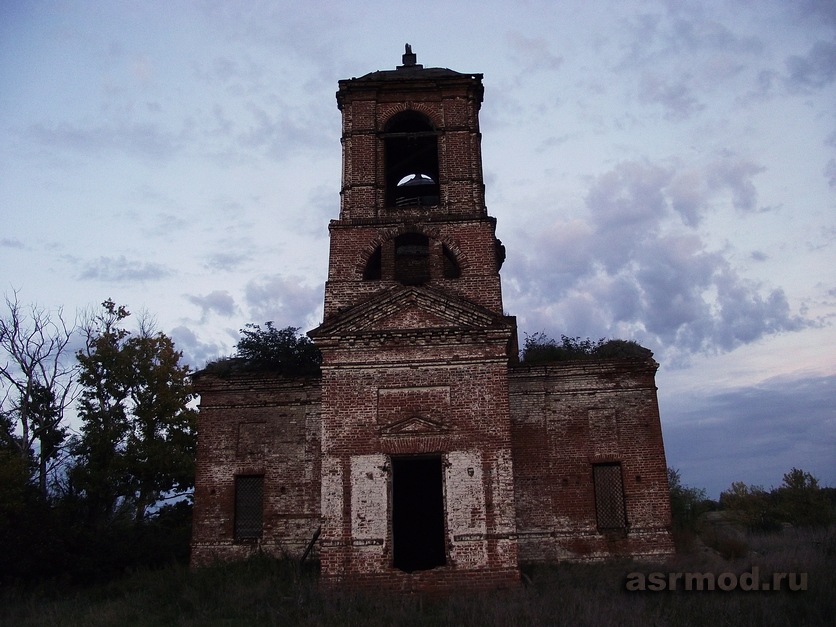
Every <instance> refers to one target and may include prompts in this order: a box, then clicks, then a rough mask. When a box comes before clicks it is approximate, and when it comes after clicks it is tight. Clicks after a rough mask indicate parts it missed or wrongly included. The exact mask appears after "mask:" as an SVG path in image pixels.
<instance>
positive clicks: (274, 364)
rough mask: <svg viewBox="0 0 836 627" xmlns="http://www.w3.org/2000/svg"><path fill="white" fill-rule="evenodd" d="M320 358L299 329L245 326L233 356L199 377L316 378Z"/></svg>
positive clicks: (205, 370) (217, 362)
mask: <svg viewBox="0 0 836 627" xmlns="http://www.w3.org/2000/svg"><path fill="white" fill-rule="evenodd" d="M321 363H322V355H321V354H320V352H319V349H318V348H317V347H316V346H314V344H313V342H311V340H310V339H309V338H308V337H307V336H306V335H301V334H299V327H284V328H283V329H277V328H276V327H274V326H273V323H272V322H267V323H265V328H264V329H262V328H261V326H260V325H258V324H248V325H246V326H245V327H244V328H243V329H241V339H240V340H239V341H238V344H237V345H236V352H235V355H233V356H231V357H224V358H221V359H218V360H215V361H211V362H209V363H208V364H206V366H205V367H204V369H203V370H202V371H201V372H200V373H199V374H212V375H215V376H219V377H229V376H232V375H234V374H244V373H255V372H272V373H275V374H281V375H285V376H289V377H311V376H319V374H320V369H319V366H320V364H321Z"/></svg>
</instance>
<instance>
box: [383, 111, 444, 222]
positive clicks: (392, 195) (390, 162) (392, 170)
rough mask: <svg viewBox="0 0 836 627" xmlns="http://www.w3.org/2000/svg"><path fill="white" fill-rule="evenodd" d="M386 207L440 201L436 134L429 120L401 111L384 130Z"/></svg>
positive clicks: (418, 205) (430, 203) (410, 112)
mask: <svg viewBox="0 0 836 627" xmlns="http://www.w3.org/2000/svg"><path fill="white" fill-rule="evenodd" d="M384 156H385V166H384V171H385V181H386V206H387V207H426V206H433V205H437V204H438V203H439V185H438V134H437V132H436V131H435V129H433V126H432V124H431V123H430V121H429V119H428V118H427V117H426V116H424V115H422V114H420V113H418V112H417V111H404V112H402V113H399V114H398V115H396V116H394V117H393V118H392V119H391V120H389V122H388V123H387V124H386V128H385V131H384Z"/></svg>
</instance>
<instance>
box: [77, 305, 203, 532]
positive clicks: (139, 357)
mask: <svg viewBox="0 0 836 627" xmlns="http://www.w3.org/2000/svg"><path fill="white" fill-rule="evenodd" d="M102 307H103V311H102V312H101V313H99V314H97V315H96V316H95V317H94V318H93V319H92V320H91V321H90V323H89V324H88V326H87V329H86V331H87V341H86V346H85V348H84V350H82V351H79V353H78V361H79V363H80V365H81V369H80V375H79V380H80V383H81V385H82V393H81V397H80V401H79V404H78V411H79V416H80V418H81V419H82V427H81V433H80V436H79V437H78V438H76V439H75V440H74V445H73V452H74V454H75V455H76V465H75V467H74V468H73V469H72V471H71V473H70V482H71V487H72V489H73V491H74V492H75V493H77V494H78V495H80V496H81V498H82V500H83V501H84V503H85V505H86V507H87V511H88V515H89V517H90V519H91V520H92V521H96V522H104V521H107V520H112V519H114V518H132V519H133V520H134V521H135V522H139V521H141V520H143V519H144V518H145V516H146V514H147V513H148V511H149V508H151V507H153V506H154V505H155V504H157V503H159V502H160V501H162V500H163V499H165V498H174V497H177V496H181V495H183V494H185V493H187V492H188V491H189V490H190V489H191V488H192V487H193V485H194V455H195V425H196V412H195V410H194V409H192V408H190V407H189V403H190V402H191V401H192V399H193V398H194V394H193V392H192V389H191V384H190V381H189V369H188V366H182V365H180V363H179V362H180V358H181V353H179V352H177V351H176V350H175V348H174V344H173V342H172V341H171V339H170V338H168V337H167V336H166V335H164V334H163V333H159V332H154V331H153V330H152V329H151V328H149V326H148V325H145V324H141V325H140V331H139V333H138V334H137V335H132V334H131V333H130V332H129V331H127V330H126V329H124V328H123V327H122V326H121V325H122V322H123V320H124V319H125V318H127V317H128V316H129V315H130V312H128V310H127V309H126V308H125V307H124V306H117V305H116V304H115V303H114V302H113V301H112V300H107V301H105V302H104V303H102Z"/></svg>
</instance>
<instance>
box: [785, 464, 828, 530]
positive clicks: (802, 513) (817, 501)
mask: <svg viewBox="0 0 836 627" xmlns="http://www.w3.org/2000/svg"><path fill="white" fill-rule="evenodd" d="M783 479H784V481H783V484H782V485H781V487H779V488H778V489H777V490H774V491H773V494H774V496H775V501H776V507H777V510H778V514H779V516H780V517H781V519H782V520H783V521H784V522H788V523H790V524H792V525H795V526H799V527H822V526H826V525H828V524H830V523H832V522H833V521H834V512H833V507H832V505H831V503H830V499H829V498H828V496H827V494H826V493H825V491H824V490H822V489H821V488H820V487H819V480H818V479H817V478H816V477H814V476H813V475H811V474H810V473H809V472H804V471H803V470H801V469H799V468H792V469H791V470H790V471H789V472H788V473H786V474H785V475H784V478H783Z"/></svg>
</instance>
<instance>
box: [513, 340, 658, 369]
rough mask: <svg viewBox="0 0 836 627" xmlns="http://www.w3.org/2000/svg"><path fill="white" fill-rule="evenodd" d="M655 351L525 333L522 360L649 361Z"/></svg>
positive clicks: (634, 344)
mask: <svg viewBox="0 0 836 627" xmlns="http://www.w3.org/2000/svg"><path fill="white" fill-rule="evenodd" d="M652 357H653V352H652V351H651V350H650V349H648V348H645V347H644V346H641V345H640V344H639V343H637V342H635V341H633V340H616V339H611V340H607V339H604V338H601V339H600V340H598V341H594V340H592V339H590V338H586V339H581V338H579V337H567V336H565V335H561V336H560V342H558V341H557V340H555V339H554V338H551V337H549V336H548V335H546V334H545V333H542V332H540V333H534V334H532V335H528V334H526V338H525V343H524V344H523V349H522V351H521V355H520V361H522V363H525V364H542V363H549V362H554V361H575V360H603V359H621V360H626V361H646V360H648V359H651V358H652Z"/></svg>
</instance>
